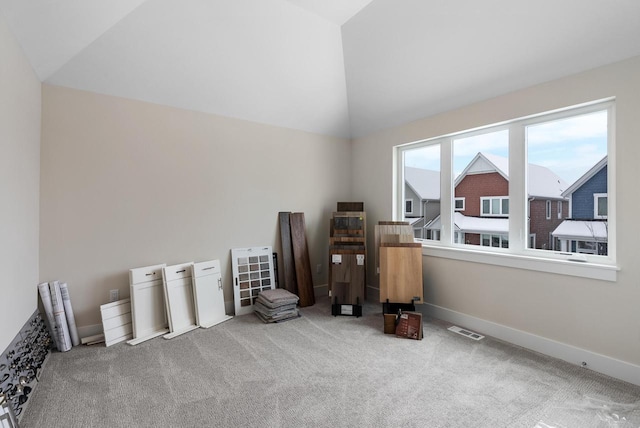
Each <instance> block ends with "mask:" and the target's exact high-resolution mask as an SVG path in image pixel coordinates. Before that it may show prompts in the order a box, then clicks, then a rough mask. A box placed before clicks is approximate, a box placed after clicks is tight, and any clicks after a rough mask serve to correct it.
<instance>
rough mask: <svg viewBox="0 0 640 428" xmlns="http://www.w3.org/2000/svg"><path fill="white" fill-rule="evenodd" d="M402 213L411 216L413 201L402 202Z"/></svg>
mask: <svg viewBox="0 0 640 428" xmlns="http://www.w3.org/2000/svg"><path fill="white" fill-rule="evenodd" d="M404 212H405V213H407V214H413V199H407V200H406V201H404Z"/></svg>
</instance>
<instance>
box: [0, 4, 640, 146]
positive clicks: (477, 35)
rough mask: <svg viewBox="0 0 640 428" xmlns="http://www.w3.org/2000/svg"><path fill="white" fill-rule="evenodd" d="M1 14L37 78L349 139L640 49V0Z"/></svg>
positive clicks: (19, 9)
mask: <svg viewBox="0 0 640 428" xmlns="http://www.w3.org/2000/svg"><path fill="white" fill-rule="evenodd" d="M0 16H1V17H2V19H3V20H4V21H5V22H6V23H7V24H8V26H9V28H10V29H11V31H12V33H13V34H14V35H15V37H16V39H17V41H18V43H19V44H20V45H21V46H22V48H23V50H24V52H25V55H26V56H27V58H28V59H29V61H30V62H31V64H32V66H33V69H34V70H35V72H36V74H37V75H38V77H39V78H40V79H41V80H42V81H43V82H46V83H49V84H52V85H60V86H66V87H71V88H77V89H82V90H87V91H92V92H97V93H102V94H108V95H115V96H120V97H126V98H132V99H138V100H143V101H148V102H152V103H157V104H164V105H169V106H174V107H179V108H184V109H190V110H197V111H203V112H208V113H214V114H218V115H222V116H228V117H235V118H241V119H246V120H251V121H255V122H261V123H267V124H271V125H276V126H282V127H287V128H293V129H300V130H304V131H309V132H314V133H319V134H325V135H333V136H340V137H354V136H362V135H366V134H368V133H371V132H374V131H376V130H379V129H383V128H386V127H390V126H395V125H399V124H403V123H406V122H409V121H412V120H415V119H418V118H421V117H425V116H428V115H432V114H435V113H438V112H442V111H446V110H450V109H453V108H456V107H460V106H462V105H466V104H469V103H472V102H476V101H480V100H483V99H487V98H490V97H494V96H496V95H500V94H503V93H506V92H510V91H513V90H517V89H520V88H523V87H526V86H530V85H533V84H536V83H541V82H544V81H548V80H552V79H556V78H559V77H562V76H565V75H569V74H573V73H577V72H580V71H583V70H586V69H590V68H594V67H597V66H600V65H604V64H608V63H612V62H615V61H618V60H622V59H625V58H629V57H632V56H637V55H640V2H639V1H637V0H613V1H612V0H562V1H557V0H538V1H536V2H517V1H513V0H483V1H478V0H457V1H444V0H401V1H392V0H181V1H175V0H110V1H108V2H104V1H97V0H0ZM612 95H615V94H612Z"/></svg>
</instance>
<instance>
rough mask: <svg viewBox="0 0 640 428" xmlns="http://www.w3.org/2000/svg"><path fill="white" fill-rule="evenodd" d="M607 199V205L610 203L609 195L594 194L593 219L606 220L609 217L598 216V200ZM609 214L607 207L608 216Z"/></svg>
mask: <svg viewBox="0 0 640 428" xmlns="http://www.w3.org/2000/svg"><path fill="white" fill-rule="evenodd" d="M600 198H607V204H608V203H609V194H608V193H594V194H593V218H594V219H600V220H606V219H607V217H608V215H598V199H600ZM608 213H609V207H608V206H607V214H608Z"/></svg>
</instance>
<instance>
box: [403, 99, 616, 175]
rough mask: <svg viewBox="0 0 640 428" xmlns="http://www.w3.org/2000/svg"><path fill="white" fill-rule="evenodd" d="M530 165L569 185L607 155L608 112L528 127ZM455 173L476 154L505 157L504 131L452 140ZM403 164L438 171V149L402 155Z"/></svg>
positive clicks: (506, 139) (506, 147) (428, 148)
mask: <svg viewBox="0 0 640 428" xmlns="http://www.w3.org/2000/svg"><path fill="white" fill-rule="evenodd" d="M527 144H528V158H529V163H532V164H536V165H541V166H546V167H547V168H549V169H550V170H552V171H553V172H555V173H556V174H558V175H559V176H560V177H561V178H562V179H564V180H565V181H566V182H567V183H568V184H569V185H570V184H572V183H573V182H574V181H576V180H577V179H578V178H580V176H582V175H583V174H584V173H585V172H587V171H588V170H589V169H590V168H591V167H592V166H594V165H595V164H596V163H598V161H600V160H601V159H602V158H603V157H605V156H606V155H607V113H606V111H603V112H597V113H590V114H587V115H582V116H577V117H573V118H569V119H563V120H558V121H554V122H548V123H544V124H540V125H533V126H529V127H528V128H527ZM453 151H454V172H455V174H456V175H457V174H459V173H460V172H462V170H463V169H464V168H465V167H466V166H467V165H468V163H469V162H470V161H471V160H472V159H473V157H474V156H475V155H476V154H477V153H478V152H483V153H491V154H494V155H498V156H504V157H507V156H508V133H507V131H506V130H505V131H500V132H493V133H489V134H482V135H478V136H475V137H469V138H465V139H458V140H455V141H454V147H453ZM405 165H406V166H412V167H417V168H424V169H432V170H436V171H438V170H440V148H439V146H431V147H424V148H421V149H417V150H411V151H406V152H405Z"/></svg>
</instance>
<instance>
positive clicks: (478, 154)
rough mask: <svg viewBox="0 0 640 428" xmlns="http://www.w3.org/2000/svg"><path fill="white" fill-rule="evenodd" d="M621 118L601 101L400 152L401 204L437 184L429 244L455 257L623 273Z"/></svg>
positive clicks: (427, 223)
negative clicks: (618, 197)
mask: <svg viewBox="0 0 640 428" xmlns="http://www.w3.org/2000/svg"><path fill="white" fill-rule="evenodd" d="M613 114H614V102H613V101H605V102H595V103H592V104H589V105H582V106H578V107H572V108H567V109H563V110H561V111H560V110H559V111H554V112H548V113H541V114H538V115H535V116H530V117H526V118H522V119H517V120H513V121H510V122H508V123H501V124H498V125H488V126H487V127H484V128H481V129H475V130H473V131H468V132H466V131H464V132H459V133H455V134H451V135H445V136H442V137H438V138H433V139H430V140H425V141H420V142H417V143H412V144H406V145H402V146H398V147H396V149H397V152H398V156H397V159H398V161H399V168H398V171H399V172H400V173H399V174H398V177H397V179H398V183H397V186H396V187H395V188H396V189H397V196H396V198H397V199H396V200H397V201H398V202H399V203H398V205H399V206H403V205H402V204H401V203H400V202H404V200H405V193H403V192H405V191H415V190H416V189H419V188H422V189H424V190H423V191H424V192H425V193H426V191H427V190H426V189H427V188H428V187H429V186H431V187H433V185H435V184H436V183H438V184H439V186H440V191H439V196H440V199H439V200H438V201H436V200H434V199H429V200H428V204H432V206H437V208H438V209H437V210H434V211H432V212H431V215H430V216H429V217H428V218H426V217H425V218H424V222H423V223H424V229H425V233H424V237H425V241H423V244H424V245H427V246H430V247H431V248H433V249H434V250H437V249H439V248H441V249H443V250H446V251H445V253H442V254H447V256H451V257H454V258H456V257H458V256H456V255H455V252H456V251H465V250H467V249H469V250H471V249H477V250H478V251H482V253H478V252H475V253H473V254H484V253H486V254H495V257H498V258H501V257H504V256H505V255H506V254H512V255H517V256H523V257H526V260H547V259H558V260H565V261H574V260H575V261H580V262H587V263H582V265H583V266H584V265H589V264H590V263H593V266H594V269H605V268H604V266H606V265H615V254H612V252H613V249H614V248H615V247H614V245H613V242H614V241H615V233H614V232H615V218H614V212H613V211H614V210H613V208H614V207H615V202H614V196H615V189H614V186H615V183H614V182H613V177H614V174H613V173H612V170H613V165H611V161H612V159H613V157H611V156H608V154H609V152H612V151H613V145H614V142H613V139H612V135H613V133H612V129H613ZM415 169H418V170H422V171H431V172H432V174H431V175H429V174H428V173H422V174H416V173H415V171H414V170H415ZM418 176H422V177H424V178H425V179H426V180H428V185H427V183H426V182H425V183H420V182H419V180H418V179H417V177H418ZM436 176H437V180H435V179H433V177H436ZM429 177H432V178H431V179H429ZM407 179H410V181H411V180H413V181H412V182H411V183H408V182H407V181H406V180H407ZM416 180H418V181H416ZM409 184H410V185H409ZM407 189H411V190H407ZM434 194H436V192H434V191H433V189H431V191H430V195H431V196H432V197H433V195H434ZM422 200H423V201H425V199H424V198H423V199H422ZM554 211H555V212H554ZM397 214H398V216H399V217H401V215H402V213H400V212H398V213H397ZM427 237H428V238H430V239H428V238H427ZM435 241H438V242H435ZM439 254H440V253H439ZM468 256H469V253H466V256H465V257H468ZM460 257H461V258H462V256H460ZM492 257H493V256H492ZM485 259H486V258H484V259H483V260H485ZM487 260H488V259H487ZM511 260H512V259H511ZM519 260H520V259H519ZM522 260H525V259H522ZM496 264H500V263H496ZM598 266H600V267H598ZM543 269H544V268H543ZM578 269H581V268H578ZM605 270H607V269H605ZM585 276H588V275H585Z"/></svg>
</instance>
